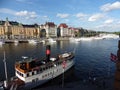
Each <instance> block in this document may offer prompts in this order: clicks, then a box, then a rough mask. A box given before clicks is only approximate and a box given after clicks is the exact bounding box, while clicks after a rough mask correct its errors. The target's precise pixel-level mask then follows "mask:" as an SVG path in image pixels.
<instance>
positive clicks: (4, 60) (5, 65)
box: [3, 51, 8, 87]
mask: <svg viewBox="0 0 120 90" xmlns="http://www.w3.org/2000/svg"><path fill="white" fill-rule="evenodd" d="M3 62H4V68H5V77H6V85H5V87H7V81H8V75H7V64H6V55H5V51H4V59H3Z"/></svg>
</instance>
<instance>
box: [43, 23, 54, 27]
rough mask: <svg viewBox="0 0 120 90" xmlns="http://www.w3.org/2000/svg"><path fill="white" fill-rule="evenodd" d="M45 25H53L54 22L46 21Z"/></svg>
mask: <svg viewBox="0 0 120 90" xmlns="http://www.w3.org/2000/svg"><path fill="white" fill-rule="evenodd" d="M45 25H48V26H49V27H55V24H54V22H46V24H45Z"/></svg>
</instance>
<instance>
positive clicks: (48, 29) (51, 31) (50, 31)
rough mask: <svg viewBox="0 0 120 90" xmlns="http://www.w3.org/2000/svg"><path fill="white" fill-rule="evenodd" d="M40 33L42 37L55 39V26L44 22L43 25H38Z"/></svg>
mask: <svg viewBox="0 0 120 90" xmlns="http://www.w3.org/2000/svg"><path fill="white" fill-rule="evenodd" d="M40 32H41V33H42V34H44V35H42V36H43V37H47V38H49V37H57V25H55V24H54V23H53V22H46V23H45V24H44V25H40Z"/></svg>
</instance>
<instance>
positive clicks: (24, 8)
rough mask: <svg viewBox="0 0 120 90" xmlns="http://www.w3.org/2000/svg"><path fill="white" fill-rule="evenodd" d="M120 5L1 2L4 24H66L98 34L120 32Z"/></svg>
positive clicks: (110, 1)
mask: <svg viewBox="0 0 120 90" xmlns="http://www.w3.org/2000/svg"><path fill="white" fill-rule="evenodd" d="M119 10H120V1H116V0H103V1H101V0H92V1H91V0H65V1H64V0H60V1H58V0H52V1H50V0H9V2H8V0H1V5H0V20H5V19H6V17H8V18H9V20H10V21H17V22H20V23H24V24H34V23H37V24H44V23H45V22H54V23H55V24H57V25H59V24H60V23H66V24H67V25H69V26H72V27H82V28H85V29H88V30H95V31H108V32H111V31H113V32H114V31H120V16H119V13H120V12H119Z"/></svg>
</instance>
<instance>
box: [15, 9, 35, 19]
mask: <svg viewBox="0 0 120 90" xmlns="http://www.w3.org/2000/svg"><path fill="white" fill-rule="evenodd" d="M15 15H16V16H21V17H26V19H32V18H36V17H37V14H36V13H35V12H29V11H26V10H24V11H19V12H16V13H15Z"/></svg>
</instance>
